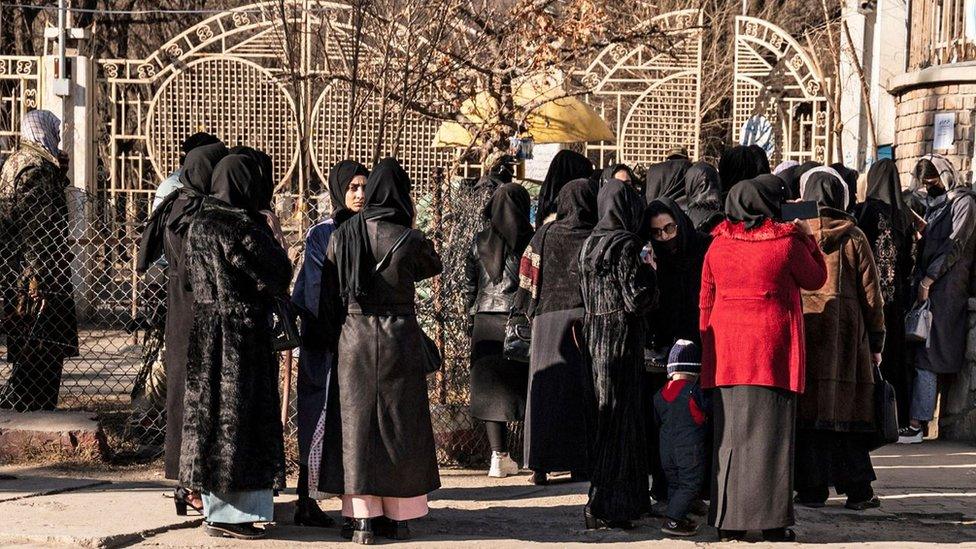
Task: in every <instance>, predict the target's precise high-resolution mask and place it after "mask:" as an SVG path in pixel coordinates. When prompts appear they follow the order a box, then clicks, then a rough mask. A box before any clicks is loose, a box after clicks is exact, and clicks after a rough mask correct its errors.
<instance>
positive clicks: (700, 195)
mask: <svg viewBox="0 0 976 549" xmlns="http://www.w3.org/2000/svg"><path fill="white" fill-rule="evenodd" d="M685 195H686V197H687V201H688V207H687V208H684V210H685V212H687V213H688V217H690V218H691V222H692V226H693V227H694V229H695V230H698V231H701V232H703V233H705V234H708V233H710V232H712V229H714V228H715V227H716V226H717V225H718V224H719V223H721V222H722V221H723V220H725V205H724V204H722V184H721V182H720V180H719V176H718V170H716V169H715V168H713V167H712V165H711V164H709V163H708V162H695V163H694V164H692V165H691V167H690V168H688V171H687V172H685Z"/></svg>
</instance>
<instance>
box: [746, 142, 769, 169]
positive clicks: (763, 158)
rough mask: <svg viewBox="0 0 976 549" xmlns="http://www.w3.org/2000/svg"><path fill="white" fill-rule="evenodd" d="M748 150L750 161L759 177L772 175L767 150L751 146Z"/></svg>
mask: <svg viewBox="0 0 976 549" xmlns="http://www.w3.org/2000/svg"><path fill="white" fill-rule="evenodd" d="M748 149H749V151H748V155H749V159H750V161H751V162H752V165H753V167H754V169H755V170H756V172H757V173H758V174H759V175H762V174H765V173H770V172H771V171H772V170H770V169H769V156H768V155H767V154H766V149H764V148H762V147H760V146H759V145H749V147H748Z"/></svg>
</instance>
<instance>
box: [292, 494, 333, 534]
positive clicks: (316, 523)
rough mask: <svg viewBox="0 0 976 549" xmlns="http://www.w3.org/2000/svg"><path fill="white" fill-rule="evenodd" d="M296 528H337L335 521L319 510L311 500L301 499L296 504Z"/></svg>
mask: <svg viewBox="0 0 976 549" xmlns="http://www.w3.org/2000/svg"><path fill="white" fill-rule="evenodd" d="M295 526H313V527H317V528H331V527H333V526H335V519H333V518H332V517H330V516H329V515H327V514H326V513H325V511H323V510H322V509H319V506H318V504H316V503H315V500H313V499H311V498H299V499H298V502H297V503H296V504H295Z"/></svg>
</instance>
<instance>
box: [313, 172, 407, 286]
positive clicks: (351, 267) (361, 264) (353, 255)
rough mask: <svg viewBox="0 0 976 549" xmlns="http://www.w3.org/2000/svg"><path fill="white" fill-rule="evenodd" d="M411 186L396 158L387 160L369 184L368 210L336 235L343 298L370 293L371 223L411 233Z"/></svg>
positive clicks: (373, 263) (372, 263)
mask: <svg viewBox="0 0 976 549" xmlns="http://www.w3.org/2000/svg"><path fill="white" fill-rule="evenodd" d="M411 187H412V184H411V182H410V177H409V176H408V175H407V172H405V171H404V170H403V167H402V166H400V163H399V162H398V161H397V160H396V159H395V158H384V159H383V160H380V162H379V163H378V164H376V166H375V167H374V168H373V171H372V173H370V174H369V179H368V180H367V181H366V207H364V208H363V211H361V212H359V213H358V214H356V215H354V216H352V217H351V218H349V220H348V221H347V222H346V223H343V224H342V226H341V227H339V229H338V230H337V231H336V232H335V233H334V234H333V238H335V239H336V247H335V258H336V266H337V268H338V270H339V287H340V291H341V293H342V295H345V296H348V297H352V298H355V299H359V298H362V297H364V296H365V295H367V294H368V293H369V282H370V280H371V278H372V276H373V271H374V270H375V269H376V263H377V258H376V257H375V256H374V255H373V249H372V246H371V245H370V242H369V232H368V230H367V227H366V223H367V222H368V221H373V222H376V221H386V222H388V223H393V224H396V225H401V226H403V227H404V228H406V229H410V227H411V226H412V225H413V220H414V215H415V212H414V208H413V200H411V198H410V189H411Z"/></svg>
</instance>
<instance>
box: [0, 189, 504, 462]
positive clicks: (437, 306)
mask: <svg viewBox="0 0 976 549" xmlns="http://www.w3.org/2000/svg"><path fill="white" fill-rule="evenodd" d="M434 177H435V178H436V179H435V181H436V183H435V184H434V185H432V187H433V188H434V191H433V192H432V193H428V194H424V195H423V196H418V197H417V209H418V228H420V229H422V230H424V231H425V232H427V234H428V235H429V236H430V237H431V238H432V239H433V240H434V242H435V244H436V245H437V247H438V249H439V251H440V252H441V255H442V257H443V260H444V265H445V272H444V275H443V276H441V277H437V278H435V279H432V280H429V281H425V282H424V283H422V284H421V285H420V287H419V292H418V312H419V314H420V316H421V322H422V325H423V326H424V328H425V330H427V331H428V333H430V334H431V335H432V337H434V338H435V340H436V341H437V342H438V343H439V344H440V346H441V348H442V351H443V355H444V359H445V360H444V367H443V369H442V370H441V371H440V372H438V373H437V374H435V375H432V376H431V377H430V378H429V384H430V403H431V415H432V419H433V424H434V434H435V440H436V441H437V444H438V456H439V460H440V462H441V463H443V464H461V465H473V464H480V463H483V462H484V461H485V460H486V459H487V456H488V455H489V448H488V444H487V440H486V437H485V434H484V430H483V427H482V426H481V425H480V423H479V422H475V421H472V419H471V417H470V416H469V414H468V366H469V364H468V350H469V340H468V318H467V315H466V313H465V312H464V311H463V305H462V303H461V295H462V293H461V292H460V287H461V285H462V283H463V276H464V268H463V267H464V251H466V250H467V248H468V246H469V244H470V239H471V237H472V236H473V235H474V233H475V232H477V231H478V230H479V229H480V227H482V223H483V221H482V219H481V209H482V206H483V203H484V201H485V200H486V199H487V197H485V196H481V195H480V194H478V193H475V192H474V191H473V190H472V186H471V180H461V179H458V180H455V181H453V182H449V183H448V182H445V181H444V179H443V177H442V176H438V175H435V176H434ZM428 188H429V187H428ZM482 194H483V193H482ZM151 196H152V195H151V194H148V193H138V194H137V193H120V194H117V195H112V194H110V193H98V194H88V193H85V192H82V191H79V190H77V189H73V188H71V189H68V190H67V191H66V192H65V191H62V192H53V191H50V190H49V191H45V192H43V193H41V192H24V193H22V192H18V193H9V192H7V193H5V194H4V195H3V198H2V205H0V293H2V299H3V321H2V324H0V332H2V335H0V353H2V357H3V359H4V360H3V361H2V362H0V407H3V408H9V409H13V410H17V411H32V410H47V409H55V408H57V409H66V410H83V411H91V412H95V413H96V414H97V415H98V417H99V420H100V422H101V424H102V426H103V428H104V429H105V431H106V434H107V435H108V438H109V442H110V446H111V447H112V449H113V451H114V455H115V457H116V458H117V459H118V460H119V461H122V462H125V461H131V460H132V459H151V458H153V457H156V456H158V455H160V454H161V453H162V443H163V436H164V433H165V428H166V418H165V401H166V369H165V364H164V362H163V359H162V357H163V346H164V343H165V342H164V338H163V332H164V327H165V320H166V278H165V268H164V265H163V264H157V265H155V266H153V267H152V268H151V269H150V270H149V272H147V273H146V274H145V275H139V274H137V273H136V272H135V256H136V251H137V249H138V243H139V234H140V231H141V227H142V224H143V223H144V222H145V219H146V217H147V215H148V211H149V207H148V206H149V200H150V199H151ZM299 204H304V208H303V207H302V206H299ZM276 208H277V210H278V212H277V213H278V214H279V216H280V217H281V218H282V222H283V225H284V228H285V230H286V235H287V236H288V239H289V241H290V246H289V247H290V250H289V252H290V256H291V257H293V258H294V259H295V264H296V272H297V268H298V266H299V263H300V261H301V257H302V251H303V236H304V232H305V230H306V228H307V227H308V226H309V225H310V224H311V223H313V222H314V221H315V220H317V219H320V218H321V217H323V216H324V215H327V208H328V201H327V200H326V201H316V200H305V201H299V200H297V199H296V197H291V196H288V195H280V196H278V197H277V199H276ZM303 209H304V210H305V211H302V210H303ZM319 210H325V211H319ZM282 364H283V366H289V365H290V366H291V369H292V370H291V371H292V375H290V376H286V368H284V367H283V368H282V378H283V380H284V379H286V378H289V379H290V380H291V389H290V391H289V394H290V395H291V399H290V402H291V406H290V413H289V416H288V417H289V422H288V423H289V428H288V429H287V436H288V441H286V445H287V446H289V447H292V448H294V425H295V413H296V412H295V405H294V403H295V394H296V391H295V387H294V384H295V380H296V379H297V375H295V369H296V368H297V364H298V360H297V357H294V358H293V359H292V360H290V361H289V360H286V359H284V358H283V361H282ZM282 389H283V391H282V392H283V393H284V387H283V388H282ZM519 436H520V430H519V429H515V430H513V438H514V439H516V440H513V445H512V446H513V448H516V447H518V446H520V445H519V444H517V438H518V437H519Z"/></svg>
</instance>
